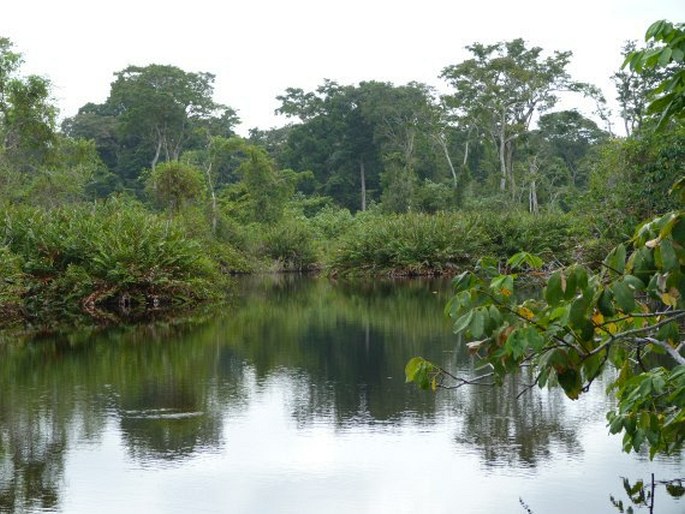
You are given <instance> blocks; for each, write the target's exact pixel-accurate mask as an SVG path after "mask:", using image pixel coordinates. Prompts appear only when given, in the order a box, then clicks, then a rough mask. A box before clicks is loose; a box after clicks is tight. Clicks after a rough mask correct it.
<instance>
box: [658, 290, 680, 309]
mask: <svg viewBox="0 0 685 514" xmlns="http://www.w3.org/2000/svg"><path fill="white" fill-rule="evenodd" d="M661 301H662V302H664V303H665V304H666V305H670V306H671V307H675V305H676V304H677V303H678V298H676V297H675V296H674V295H672V294H671V292H670V291H669V292H667V293H662V295H661Z"/></svg>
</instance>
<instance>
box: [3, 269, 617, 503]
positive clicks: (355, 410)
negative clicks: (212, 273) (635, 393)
mask: <svg viewBox="0 0 685 514" xmlns="http://www.w3.org/2000/svg"><path fill="white" fill-rule="evenodd" d="M241 286H242V289H241V293H240V297H239V298H238V299H237V301H236V304H237V305H236V307H232V308H231V309H229V310H227V311H226V312H224V313H217V314H216V315H215V316H214V319H212V321H211V322H202V323H179V324H172V323H167V324H156V325H153V326H147V327H138V328H121V329H118V330H112V331H108V332H106V333H104V334H98V333H93V332H81V333H78V334H70V335H68V336H64V337H61V338H53V339H48V340H45V339H44V340H40V341H34V342H29V343H15V344H9V345H4V346H1V347H0V511H2V512H18V511H35V510H40V509H43V510H47V511H55V510H59V509H60V508H63V505H62V503H63V500H62V499H61V498H62V495H63V494H64V492H65V490H66V491H69V490H70V489H69V487H75V486H70V485H69V483H68V482H69V481H68V480H66V479H65V476H66V475H68V474H69V473H70V468H69V466H70V464H69V462H70V460H69V456H70V455H74V454H79V455H80V453H79V452H80V451H81V449H83V448H86V447H89V448H96V449H100V448H103V447H106V446H107V445H106V444H105V443H106V441H104V442H103V440H109V439H110V438H115V439H116V441H117V444H120V445H121V447H122V448H123V451H124V452H125V455H126V458H127V459H129V460H130V462H133V463H136V465H137V466H140V467H141V468H143V469H152V470H158V469H162V467H163V468H165V469H166V468H167V467H169V465H171V466H172V467H173V468H175V469H177V470H179V472H181V471H182V470H184V469H186V467H189V466H192V465H194V464H193V463H194V462H195V460H196V459H197V458H198V457H199V456H204V457H205V458H210V457H209V456H212V455H214V456H216V458H217V459H219V461H222V460H226V459H228V460H229V461H230V462H235V464H236V466H238V467H240V466H243V467H245V468H248V469H251V464H250V465H248V462H252V461H254V460H255V459H256V460H257V461H259V460H260V458H261V457H259V455H261V454H260V453H254V452H261V451H263V452H267V451H268V452H269V455H270V456H273V455H276V454H279V453H280V454H283V459H285V458H286V456H288V459H289V460H288V461H287V462H288V464H281V466H293V465H294V464H292V462H299V461H298V459H302V458H304V457H306V458H308V459H321V458H322V456H323V455H326V454H327V453H326V451H323V452H322V453H320V454H318V453H316V452H313V451H312V449H311V447H310V446H311V445H314V446H316V445H317V444H319V443H315V441H314V439H312V437H313V436H312V435H311V434H317V436H316V437H323V440H325V441H328V443H327V444H328V446H327V448H328V449H329V450H330V445H333V446H335V445H336V444H342V443H340V442H335V441H339V439H335V438H334V439H330V437H338V436H329V435H326V434H327V431H328V430H332V431H333V433H334V434H339V435H340V434H342V435H343V437H351V438H355V437H356V436H357V435H358V434H359V435H360V436H361V437H363V438H365V439H369V438H371V440H373V441H375V443H373V444H374V446H373V447H370V446H369V447H365V449H364V452H366V453H375V452H384V453H382V454H381V453H379V456H378V459H379V460H378V462H383V463H388V464H387V465H389V466H392V465H393V464H392V463H393V462H397V463H403V464H404V465H407V466H408V467H410V468H411V467H412V466H414V463H413V462H412V461H413V460H414V459H416V458H417V456H416V454H415V450H413V449H412V450H405V451H407V452H409V453H410V454H407V455H402V454H401V453H398V450H397V449H398V448H399V447H400V446H401V447H404V448H412V446H411V445H413V444H414V443H413V442H411V441H416V440H422V439H421V438H422V437H428V436H430V437H433V436H432V435H431V434H439V432H440V431H441V430H445V431H446V433H447V434H448V437H449V439H451V441H452V445H453V448H452V450H451V456H450V450H443V453H445V454H446V456H445V458H447V459H448V460H449V459H454V458H457V457H458V458H460V459H462V460H463V459H464V458H463V457H459V456H460V455H462V454H468V455H477V462H479V463H480V465H481V466H483V467H484V468H485V469H493V470H495V471H493V473H495V474H496V473H497V471H496V470H497V469H506V470H508V472H510V471H511V470H512V469H516V470H522V469H528V470H535V469H536V468H537V467H540V466H543V467H544V466H549V463H550V462H551V461H553V460H555V459H556V460H557V461H559V460H560V461H566V462H569V461H571V460H573V459H579V458H581V457H582V456H583V455H584V452H585V451H586V450H585V448H584V444H587V443H583V441H584V440H581V436H580V434H581V433H582V430H583V427H584V426H585V425H586V420H587V419H588V416H589V414H593V415H594V414H598V415H599V416H601V412H602V410H603V409H604V408H605V407H606V406H605V405H604V398H603V395H602V394H599V395H597V396H596V397H595V400H588V401H586V402H584V407H583V408H582V409H580V410H578V409H575V408H569V406H568V402H566V401H565V400H564V399H563V398H562V397H561V396H560V395H558V394H551V393H546V392H545V393H539V392H535V393H529V394H525V395H523V396H522V398H520V399H518V400H517V399H516V398H515V397H516V395H517V394H518V392H519V391H520V388H521V386H520V385H519V383H518V382H517V381H516V380H512V381H509V382H507V383H506V384H505V387H504V388H502V389H489V388H472V389H460V390H459V391H456V392H454V393H453V394H439V395H432V394H426V393H424V392H420V391H418V390H416V388H415V387H412V386H408V385H406V384H405V383H404V376H403V368H404V364H405V362H406V360H407V358H408V356H411V355H417V354H421V355H424V356H425V357H427V358H430V359H433V360H438V361H440V362H443V363H444V365H445V366H449V367H451V368H452V369H454V370H460V371H462V372H467V373H468V372H470V371H471V367H472V363H471V361H470V359H469V357H468V356H467V355H466V354H465V353H464V352H463V350H462V349H461V348H462V347H461V346H460V345H458V344H457V342H456V341H455V339H454V337H453V336H452V335H451V334H450V331H449V324H448V322H447V321H446V320H445V319H444V318H443V317H442V316H441V310H442V306H443V304H444V302H445V299H446V295H447V292H446V283H445V282H441V281H435V282H425V281H424V282H421V281H408V282H402V283H397V282H391V281H381V282H373V283H354V282H338V283H336V282H331V281H327V280H312V279H303V278H301V277H296V276H282V275H281V276H273V277H260V278H248V279H246V280H244V281H242V283H241ZM600 386H601V384H600ZM600 393H601V392H600ZM593 402H594V403H593ZM593 409H594V411H596V412H594V411H593ZM281 412H283V413H284V416H285V417H286V418H287V420H289V422H290V423H292V426H293V427H294V430H295V431H296V433H297V434H298V435H297V436H293V435H292V434H290V432H289V428H288V421H287V420H284V419H282V418H280V417H279V416H280V413H281ZM600 419H601V418H600ZM279 427H280V428H279ZM322 431H323V432H322ZM417 431H418V432H417ZM281 432H282V433H281ZM252 433H254V434H252ZM416 433H419V434H424V435H421V436H420V437H418V439H417V436H415V435H412V434H416ZM283 434H286V435H283ZM345 434H348V435H345ZM382 434H389V435H388V436H387V437H389V439H387V440H386V439H379V438H380V437H381V435H382ZM248 436H250V437H252V439H249V438H247V439H245V438H246V437H248ZM293 437H295V439H293ZM301 437H304V439H302V440H300V438H301ZM382 437H386V436H385V435H383V436H382ZM408 438H409V439H408ZM412 438H413V439H412ZM241 441H247V442H246V443H245V444H247V445H248V446H249V447H250V449H251V450H250V451H251V452H253V453H252V454H251V455H250V454H243V451H244V450H242V449H241V447H240V442H241ZM303 444H304V445H305V446H303V447H301V445H303ZM279 445H280V446H279ZM286 445H287V448H291V449H292V448H300V450H299V451H298V452H297V453H289V452H290V451H291V450H287V451H286ZM316 447H317V448H318V446H316ZM268 449H271V450H270V451H269V450H268ZM98 451H101V450H98ZM292 451H295V450H292ZM464 452H466V453H464ZM455 456H456V457H455ZM355 458H356V459H358V460H359V459H361V460H362V461H363V455H361V456H360V455H356V456H355ZM432 458H437V457H435V456H433V457H432ZM398 459H400V460H398ZM303 462H305V463H306V462H308V463H309V464H308V465H311V464H312V461H311V460H305V461H303ZM317 462H318V461H317ZM450 462H451V461H450ZM93 465H94V466H97V465H98V463H97V462H95V463H94V464H93ZM378 465H379V464H376V465H375V466H378ZM385 465H386V464H383V466H385ZM398 465H399V464H398ZM303 466H304V464H303ZM355 466H356V464H355ZM460 466H461V465H460ZM395 467H397V466H395ZM74 469H76V468H74ZM306 469H307V468H306V467H303V468H297V470H296V471H295V472H297V473H307V471H306ZM353 469H355V470H356V471H355V475H354V476H357V477H360V476H367V475H368V474H369V473H371V471H370V470H369V469H366V468H364V469H362V468H358V467H354V468H353ZM373 469H375V468H373ZM73 472H75V471H73ZM196 472H197V471H196ZM395 472H396V470H394V469H391V468H382V471H381V473H382V474H386V475H388V476H394V475H393V473H395ZM464 472H466V471H465V470H464ZM474 472H475V471H474ZM617 472H618V470H617ZM122 473H124V472H122ZM225 473H230V472H229V471H226V472H225ZM246 473H247V471H246ZM264 473H271V471H269V470H263V469H260V470H256V471H255V474H256V475H255V476H256V477H261V476H263V475H264ZM331 473H339V471H335V472H333V471H331ZM122 476H123V475H118V476H116V477H107V476H104V477H103V478H102V480H103V483H107V481H108V480H110V479H112V480H123V478H122ZM183 476H184V477H185V478H184V480H185V481H192V478H191V475H187V476H186V475H183ZM231 476H232V475H231ZM250 476H253V475H250ZM269 476H271V475H269ZM336 476H337V475H336ZM345 476H347V475H345ZM374 476H375V475H374ZM395 479H397V477H395ZM214 480H215V481H219V482H218V483H222V482H226V480H228V479H227V476H226V475H219V476H217V477H216V478H215V479H214ZM255 480H256V481H257V482H258V480H259V478H255ZM336 480H337V479H336ZM345 480H347V482H346V483H356V484H357V486H355V487H357V488H359V487H361V486H360V485H359V481H358V480H353V481H350V479H349V477H348V478H346V479H345ZM74 481H76V480H73V481H72V482H74ZM333 482H335V481H333ZM212 483H214V482H212ZM335 483H337V482H335ZM338 485H339V486H340V484H338ZM217 487H218V488H219V489H220V490H221V487H220V485H217ZM246 487H247V486H246ZM252 487H255V486H254V485H252ZM340 487H342V486H340ZM141 488H142V486H141ZM143 489H144V488H143ZM143 489H141V490H143ZM341 490H344V489H341ZM94 494H95V493H94ZM217 494H219V493H217ZM431 494H434V493H431ZM74 496H75V494H71V497H72V498H73V497H74ZM76 496H78V495H76ZM448 496H449V495H448ZM532 499H533V500H534V499H535V498H532ZM448 501H450V499H449V497H447V498H446V503H445V505H447V502H448ZM481 503H482V502H481ZM71 508H73V509H74V510H78V509H76V508H75V507H74V506H73V505H72V506H71ZM483 508H485V507H483ZM178 510H186V511H187V510H193V508H192V507H189V506H187V505H179V506H178ZM158 511H165V509H161V510H160V509H158ZM258 511H259V510H255V512H258ZM342 511H344V509H343V510H342ZM437 511H438V512H440V511H444V509H442V510H441V509H437ZM473 511H474V512H475V511H476V510H473ZM486 511H487V510H484V512H486ZM536 511H537V510H536ZM540 512H543V511H540Z"/></svg>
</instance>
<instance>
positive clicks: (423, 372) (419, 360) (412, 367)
mask: <svg viewBox="0 0 685 514" xmlns="http://www.w3.org/2000/svg"><path fill="white" fill-rule="evenodd" d="M436 372H437V367H436V366H435V365H434V364H433V363H432V362H429V361H427V360H426V359H424V358H423V357H414V358H412V359H410V360H409V362H407V365H406V366H405V367H404V375H405V377H406V382H414V383H415V384H416V385H417V386H418V387H419V388H420V389H428V388H429V387H431V386H432V385H434V384H435V380H436V375H437V373H436Z"/></svg>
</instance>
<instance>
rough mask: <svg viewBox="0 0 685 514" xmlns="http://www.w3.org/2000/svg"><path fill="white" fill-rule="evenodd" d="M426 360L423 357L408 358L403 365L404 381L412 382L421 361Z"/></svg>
mask: <svg viewBox="0 0 685 514" xmlns="http://www.w3.org/2000/svg"><path fill="white" fill-rule="evenodd" d="M424 362H426V360H425V359H424V358H423V357H413V358H411V359H409V362H407V364H406V366H405V367H404V376H405V377H406V382H413V381H414V377H415V376H416V372H417V371H418V369H419V367H420V366H421V364H422V363H424Z"/></svg>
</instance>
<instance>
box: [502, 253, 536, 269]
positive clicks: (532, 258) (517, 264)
mask: <svg viewBox="0 0 685 514" xmlns="http://www.w3.org/2000/svg"><path fill="white" fill-rule="evenodd" d="M523 264H527V265H528V267H529V268H531V269H540V268H542V265H543V261H542V259H541V258H540V257H538V256H537V255H533V254H532V253H528V252H519V253H516V254H514V255H512V256H511V257H510V258H509V260H507V265H508V266H510V267H511V268H512V269H517V268H522V267H523Z"/></svg>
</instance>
